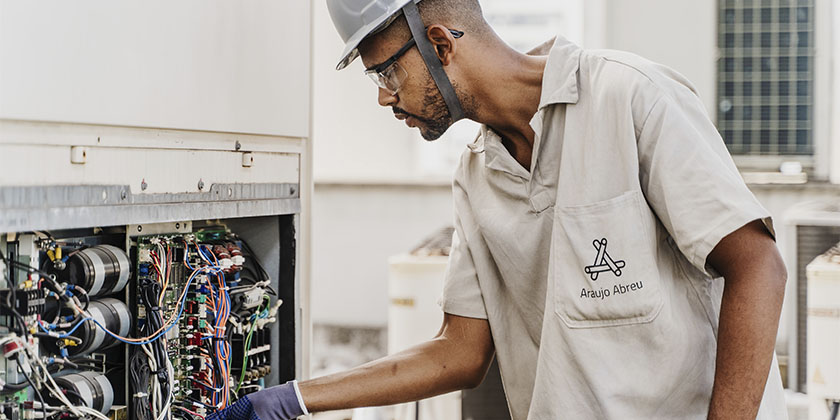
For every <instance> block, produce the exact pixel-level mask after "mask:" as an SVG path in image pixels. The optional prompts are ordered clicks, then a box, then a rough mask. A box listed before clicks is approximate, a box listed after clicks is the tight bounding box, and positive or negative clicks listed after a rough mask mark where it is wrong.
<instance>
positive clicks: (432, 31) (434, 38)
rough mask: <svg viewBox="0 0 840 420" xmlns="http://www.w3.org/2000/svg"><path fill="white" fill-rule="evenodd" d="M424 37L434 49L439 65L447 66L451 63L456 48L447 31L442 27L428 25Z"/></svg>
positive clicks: (453, 38) (453, 39)
mask: <svg viewBox="0 0 840 420" xmlns="http://www.w3.org/2000/svg"><path fill="white" fill-rule="evenodd" d="M426 37H428V38H429V42H431V43H432V46H433V47H435V52H437V55H438V58H439V59H440V62H441V64H443V65H444V66H448V65H449V63H450V62H452V58H453V57H454V56H455V50H456V48H457V46H456V43H455V37H454V36H452V33H451V32H449V29H447V28H446V27H445V26H443V25H430V26H429V27H428V28H426Z"/></svg>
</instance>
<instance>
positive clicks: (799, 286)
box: [781, 200, 840, 392]
mask: <svg viewBox="0 0 840 420" xmlns="http://www.w3.org/2000/svg"><path fill="white" fill-rule="evenodd" d="M784 221H785V224H784V227H783V229H785V233H786V235H785V236H784V237H785V238H786V239H785V241H786V243H785V244H784V245H785V247H784V249H785V250H786V251H785V261H786V262H787V263H788V287H787V293H786V296H785V307H784V311H783V314H782V319H783V320H785V321H784V322H785V323H786V324H785V325H783V326H781V329H782V330H783V331H787V336H788V337H789V339H788V356H789V358H788V360H789V364H788V370H787V372H788V374H787V378H788V379H787V387H788V388H789V389H792V390H795V391H799V392H807V391H808V389H807V388H808V370H807V366H808V278H807V275H806V267H807V265H808V264H809V263H810V262H811V261H813V260H814V258H816V257H818V256H820V255H822V254H823V253H824V252H826V251H827V250H828V249H830V248H831V247H832V246H834V245H835V244H837V243H838V242H840V202H838V201H837V200H828V201H827V200H820V201H810V202H805V203H802V204H799V205H797V206H794V207H793V208H791V209H790V210H789V211H788V212H787V213H786V214H785V217H784Z"/></svg>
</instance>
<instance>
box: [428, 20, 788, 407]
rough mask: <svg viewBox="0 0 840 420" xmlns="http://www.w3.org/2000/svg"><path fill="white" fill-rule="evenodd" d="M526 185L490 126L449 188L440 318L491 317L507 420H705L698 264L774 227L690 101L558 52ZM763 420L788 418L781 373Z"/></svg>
mask: <svg viewBox="0 0 840 420" xmlns="http://www.w3.org/2000/svg"><path fill="white" fill-rule="evenodd" d="M531 127H533V129H534V132H535V133H536V136H535V139H534V150H533V156H532V163H531V168H532V170H531V171H530V172H529V171H527V170H525V169H524V168H523V167H522V166H521V165H519V164H518V163H517V162H516V161H515V160H514V159H513V157H512V156H511V155H510V153H509V152H508V151H507V150H506V149H505V147H504V146H503V145H502V143H501V139H500V138H499V136H498V135H497V134H495V133H494V132H493V131H491V130H490V129H488V128H487V127H483V128H482V129H481V132H480V133H479V136H478V138H477V140H476V141H475V142H474V143H473V144H471V145H470V146H469V150H466V151H465V152H464V154H463V156H462V159H461V162H460V165H459V167H458V170H457V172H456V174H455V178H454V186H453V192H454V200H455V209H456V218H455V235H454V243H453V247H452V254H451V256H450V261H449V267H448V270H447V275H446V283H445V287H444V293H443V298H442V300H441V305H442V307H443V310H444V311H445V312H447V313H450V314H454V315H460V316H465V317H473V318H486V319H487V320H488V321H489V323H490V327H491V330H492V333H493V340H494V342H495V346H496V355H497V358H498V361H499V366H500V369H501V374H502V380H503V383H504V387H505V392H506V394H507V398H508V403H509V406H510V410H511V414H512V416H513V419H515V420H525V419H533V420H537V419H540V420H557V419H677V418H679V419H686V418H691V419H701V418H706V416H707V413H708V405H709V399H710V397H711V392H712V385H713V382H714V371H715V355H716V341H717V338H716V337H717V329H718V328H717V326H718V318H719V313H720V300H721V295H722V291H723V279H722V278H720V277H719V276H718V275H717V274H716V273H715V272H714V271H713V270H712V269H711V268H710V267H709V266H707V265H706V257H707V256H708V254H709V252H710V251H711V250H712V248H713V247H714V246H715V245H716V244H717V243H718V241H720V239H722V238H723V237H724V236H726V235H727V234H729V233H731V232H733V231H735V230H737V229H738V228H740V227H742V226H744V225H745V224H747V223H749V222H750V221H753V220H756V219H761V220H763V222H764V223H765V225H766V226H767V228H768V230H769V231H770V232H771V233H773V226H772V221H771V219H770V216H769V214H768V212H767V210H765V209H764V208H763V207H762V206H761V205H760V204H759V203H758V202H757V201H756V199H755V197H754V196H753V195H752V193H750V191H749V190H748V189H747V187H746V186H745V185H744V182H743V180H742V179H741V177H740V175H739V173H738V170H737V169H736V167H735V165H734V163H733V161H732V159H731V157H730V156H729V154H728V152H727V150H726V147H725V146H724V144H723V141H722V140H721V138H720V136H719V134H718V132H717V130H716V129H715V127H714V125H713V124H712V122H711V121H710V120H709V117H708V116H707V115H706V113H705V111H704V107H703V104H702V103H701V101H700V99H699V98H698V97H697V94H696V92H695V90H694V88H693V87H692V85H691V84H690V83H689V82H688V81H687V80H686V79H685V78H683V77H682V76H681V75H679V74H678V73H676V72H675V71H673V70H671V69H669V68H666V67H664V66H661V65H658V64H655V63H652V62H650V61H647V60H645V59H643V58H640V57H638V56H635V55H632V54H629V53H624V52H618V51H606V50H597V51H589V50H582V49H580V48H579V47H577V46H575V45H574V44H571V43H570V42H568V41H566V40H565V39H562V38H559V37H558V39H557V40H556V41H555V43H554V45H553V47H551V51H550V53H549V57H548V63H547V65H546V69H545V75H544V77H543V85H542V93H541V97H540V105H539V110H538V112H537V113H536V115H534V118H533V119H532V120H531ZM758 418H759V419H782V418H786V411H785V405H784V397H783V393H782V386H781V378H780V375H779V371H778V367H777V365H776V363H775V361H774V363H773V367H772V369H771V371H770V376H769V380H768V383H767V387H766V390H765V394H764V399H763V401H762V404H761V408H760V411H759V415H758Z"/></svg>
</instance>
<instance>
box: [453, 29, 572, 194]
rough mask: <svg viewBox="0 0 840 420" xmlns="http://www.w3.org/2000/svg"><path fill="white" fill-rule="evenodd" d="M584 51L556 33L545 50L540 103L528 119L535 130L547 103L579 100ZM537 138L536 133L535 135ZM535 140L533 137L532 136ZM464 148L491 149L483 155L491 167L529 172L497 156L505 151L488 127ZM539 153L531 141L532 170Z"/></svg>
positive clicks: (475, 149)
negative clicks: (579, 81)
mask: <svg viewBox="0 0 840 420" xmlns="http://www.w3.org/2000/svg"><path fill="white" fill-rule="evenodd" d="M582 51H583V50H582V49H581V48H580V47H579V46H577V45H575V44H574V43H572V42H571V41H569V40H567V39H566V38H563V37H562V36H557V37H556V38H555V39H554V44H553V45H552V46H551V50H549V52H548V60H547V61H546V64H545V72H544V73H543V81H542V89H541V91H540V105H539V109H538V110H537V113H536V114H535V115H534V118H533V119H532V120H531V121H530V123H531V126H532V127H534V131H536V132H538V133H539V132H540V131H541V128H542V121H541V118H542V114H543V112H542V110H543V108H545V107H546V106H549V105H553V104H559V103H569V104H574V103H577V101H578V77H577V76H578V70H579V69H580V54H581V52H582ZM537 137H539V136H537ZM535 140H536V139H535ZM467 147H468V148H469V149H470V151H472V152H473V153H484V152H485V151H487V149H490V151H491V153H489V156H486V157H485V165H486V166H487V167H490V168H492V169H496V170H501V171H504V172H508V173H511V174H514V175H517V176H520V177H523V178H529V177H530V173H529V172H528V171H526V170H525V169H524V168H522V167H521V166H519V165H518V164H516V165H511V163H510V162H508V161H513V159H500V156H498V154H500V153H507V150H506V149H505V148H504V146H503V145H502V144H501V139H500V138H498V135H497V134H496V133H495V132H493V130H491V129H490V128H489V127H487V126H486V125H484V124H482V125H481V128H480V130H479V133H478V136H476V139H475V141H474V142H473V143H471V144H468V145H467ZM538 152H539V144H534V151H533V153H534V158H532V170H533V169H534V168H533V166H534V161H535V160H536V159H535V157H536V155H537V153H538Z"/></svg>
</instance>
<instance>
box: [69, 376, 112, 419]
mask: <svg viewBox="0 0 840 420" xmlns="http://www.w3.org/2000/svg"><path fill="white" fill-rule="evenodd" d="M55 383H56V384H57V385H58V386H59V387H60V388H61V389H63V390H66V391H68V392H66V394H67V395H70V396H71V397H70V399H71V401H73V402H74V403H76V402H79V403H82V404H84V405H85V406H86V407H89V408H92V409H94V410H96V411H99V412H100V413H102V414H107V413H108V411H109V410H111V406H112V405H113V404H114V388H113V387H112V386H111V381H109V380H108V378H107V377H106V376H105V375H103V374H102V373H98V372H80V373H71V374H69V375H65V376H62V377H60V378H55ZM73 397H75V398H73ZM79 400H81V401H79Z"/></svg>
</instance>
